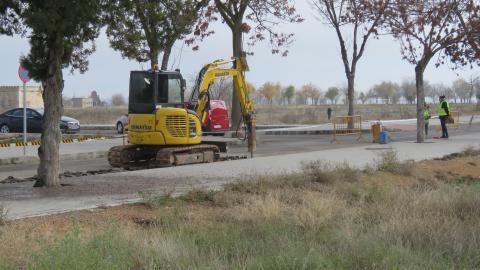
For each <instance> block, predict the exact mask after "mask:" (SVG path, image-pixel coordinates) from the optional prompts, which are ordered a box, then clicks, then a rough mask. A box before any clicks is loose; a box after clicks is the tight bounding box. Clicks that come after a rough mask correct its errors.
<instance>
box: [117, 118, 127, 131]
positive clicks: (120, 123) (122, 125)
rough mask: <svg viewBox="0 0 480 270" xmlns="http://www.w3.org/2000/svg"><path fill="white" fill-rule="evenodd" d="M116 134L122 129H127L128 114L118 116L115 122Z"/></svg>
mask: <svg viewBox="0 0 480 270" xmlns="http://www.w3.org/2000/svg"><path fill="white" fill-rule="evenodd" d="M115 127H116V129H117V133H118V134H123V131H124V130H123V129H125V131H127V130H128V114H124V115H122V116H120V118H118V120H117V123H116V124H115Z"/></svg>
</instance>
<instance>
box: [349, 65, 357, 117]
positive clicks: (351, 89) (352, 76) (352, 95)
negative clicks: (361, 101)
mask: <svg viewBox="0 0 480 270" xmlns="http://www.w3.org/2000/svg"><path fill="white" fill-rule="evenodd" d="M347 78H348V80H347V81H348V82H347V91H348V92H347V97H348V115H349V116H353V114H354V111H353V107H354V102H355V74H353V73H350V74H348V75H347Z"/></svg>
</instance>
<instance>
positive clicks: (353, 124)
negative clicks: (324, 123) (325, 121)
mask: <svg viewBox="0 0 480 270" xmlns="http://www.w3.org/2000/svg"><path fill="white" fill-rule="evenodd" d="M332 135H333V139H332V141H331V142H334V141H336V140H337V136H344V135H358V138H357V141H358V140H360V139H362V117H361V116H360V115H354V116H335V117H334V118H333V132H332Z"/></svg>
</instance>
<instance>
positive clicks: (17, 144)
mask: <svg viewBox="0 0 480 270" xmlns="http://www.w3.org/2000/svg"><path fill="white" fill-rule="evenodd" d="M15 146H28V142H16V143H15Z"/></svg>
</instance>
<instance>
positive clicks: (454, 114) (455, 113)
mask: <svg viewBox="0 0 480 270" xmlns="http://www.w3.org/2000/svg"><path fill="white" fill-rule="evenodd" d="M450 116H451V117H452V118H453V120H454V122H453V123H452V124H447V128H452V129H458V127H459V125H460V112H459V111H451V112H450Z"/></svg>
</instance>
